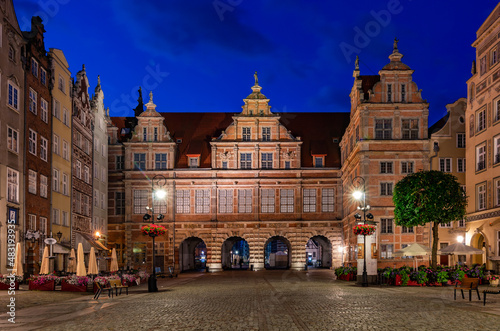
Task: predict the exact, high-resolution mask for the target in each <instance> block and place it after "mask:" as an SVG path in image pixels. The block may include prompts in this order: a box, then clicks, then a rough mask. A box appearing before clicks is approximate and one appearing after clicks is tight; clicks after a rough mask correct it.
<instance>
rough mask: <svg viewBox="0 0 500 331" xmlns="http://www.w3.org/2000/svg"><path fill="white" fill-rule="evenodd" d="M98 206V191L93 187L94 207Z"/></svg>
mask: <svg viewBox="0 0 500 331" xmlns="http://www.w3.org/2000/svg"><path fill="white" fill-rule="evenodd" d="M98 206H99V192H98V191H97V190H96V189H94V207H98Z"/></svg>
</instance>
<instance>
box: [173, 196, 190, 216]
mask: <svg viewBox="0 0 500 331" xmlns="http://www.w3.org/2000/svg"><path fill="white" fill-rule="evenodd" d="M175 204H176V206H175V209H176V212H177V213H178V214H188V213H189V212H190V208H191V195H190V190H177V191H176V192H175Z"/></svg>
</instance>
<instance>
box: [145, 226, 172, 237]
mask: <svg viewBox="0 0 500 331" xmlns="http://www.w3.org/2000/svg"><path fill="white" fill-rule="evenodd" d="M141 232H142V234H143V235H145V236H150V237H158V236H162V235H164V234H165V233H166V232H167V229H165V227H164V226H162V225H156V224H149V225H144V226H143V227H142V228H141Z"/></svg>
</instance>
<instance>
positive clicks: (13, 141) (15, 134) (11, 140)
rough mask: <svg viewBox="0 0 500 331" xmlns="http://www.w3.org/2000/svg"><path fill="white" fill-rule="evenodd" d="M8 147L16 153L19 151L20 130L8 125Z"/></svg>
mask: <svg viewBox="0 0 500 331" xmlns="http://www.w3.org/2000/svg"><path fill="white" fill-rule="evenodd" d="M7 148H8V149H9V151H12V152H14V153H18V152H19V131H17V130H14V129H13V128H11V127H9V126H8V127H7Z"/></svg>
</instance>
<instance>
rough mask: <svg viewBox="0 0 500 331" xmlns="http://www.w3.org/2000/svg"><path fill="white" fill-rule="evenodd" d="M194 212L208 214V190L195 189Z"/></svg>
mask: <svg viewBox="0 0 500 331" xmlns="http://www.w3.org/2000/svg"><path fill="white" fill-rule="evenodd" d="M195 212H196V213H197V214H208V213H209V212H210V190H196V191H195Z"/></svg>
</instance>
